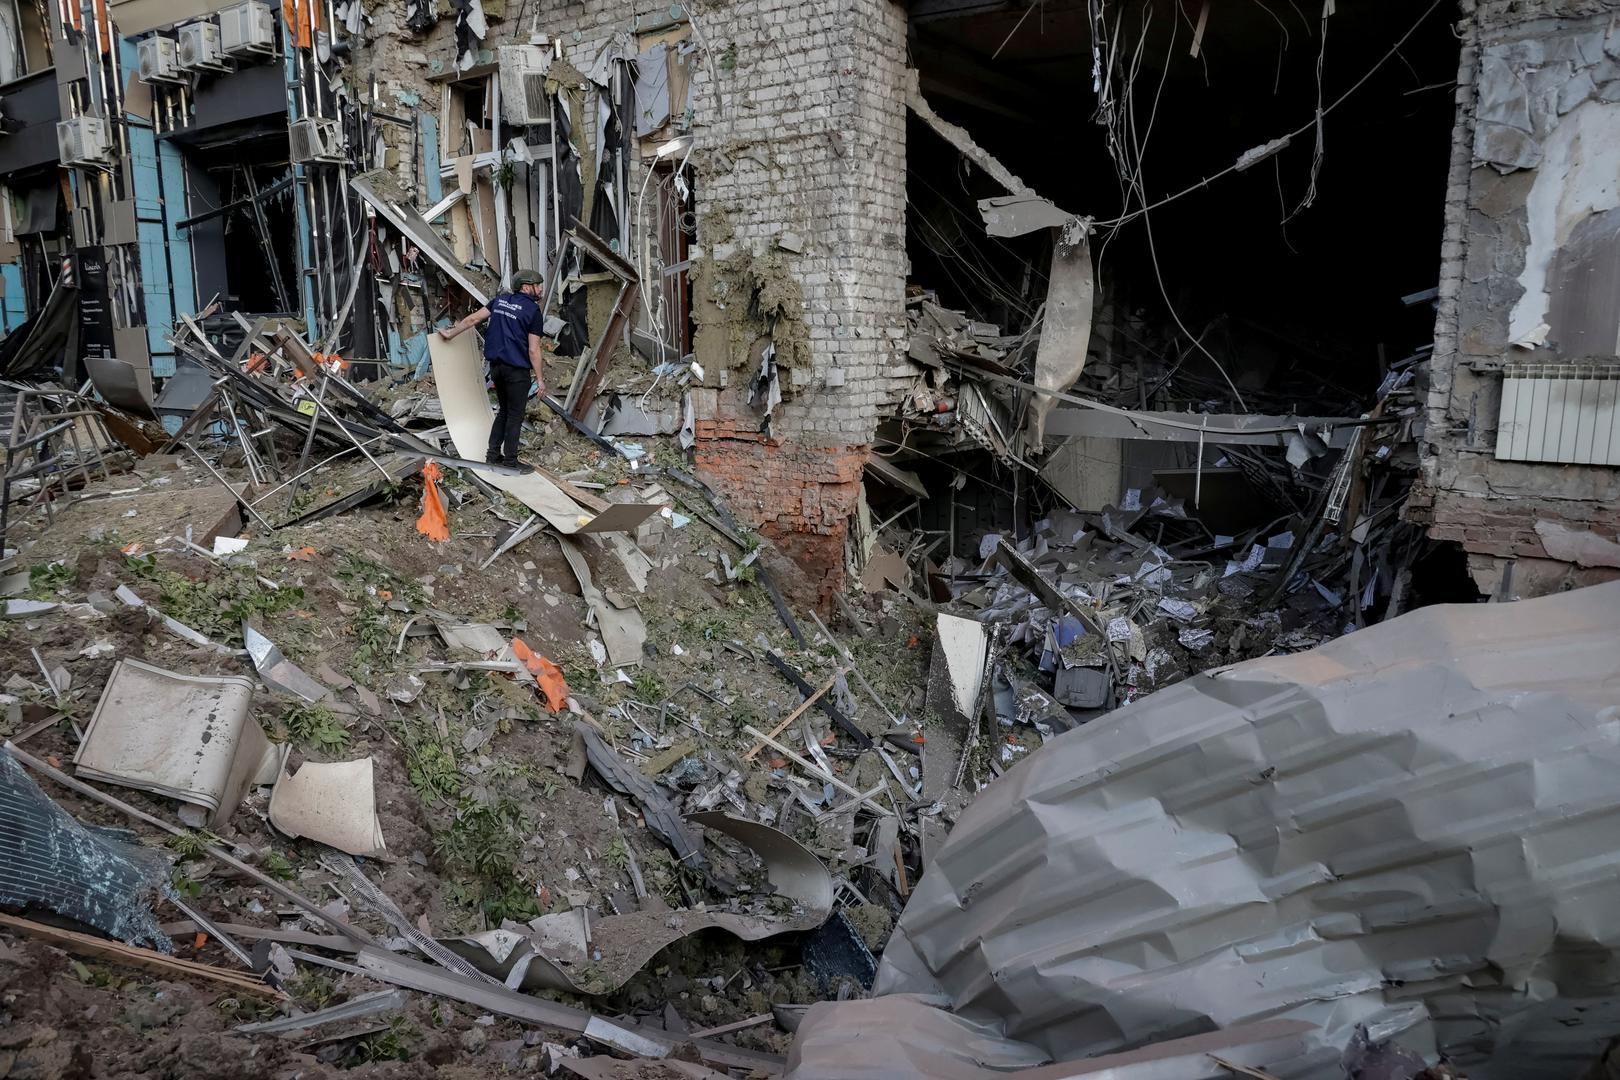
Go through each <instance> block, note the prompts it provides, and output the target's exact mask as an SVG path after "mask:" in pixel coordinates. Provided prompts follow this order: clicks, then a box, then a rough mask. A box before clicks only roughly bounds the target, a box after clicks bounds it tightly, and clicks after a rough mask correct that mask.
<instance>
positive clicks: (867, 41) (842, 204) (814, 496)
mask: <svg viewBox="0 0 1620 1080" xmlns="http://www.w3.org/2000/svg"><path fill="white" fill-rule="evenodd" d="M515 9H516V6H515V5H512V4H510V3H509V4H507V5H506V8H505V10H506V12H508V13H514V12H515ZM403 10H404V5H379V6H377V8H376V11H375V12H374V13H373V15H372V17H373V19H374V20H375V21H374V23H373V26H372V30H373V32H374V34H375V38H374V42H375V44H374V46H373V47H372V48H362V49H360V50H358V51H357V54H356V57H355V62H356V67H357V68H358V70H359V71H360V72H362V73H365V74H367V75H369V74H372V73H375V74H377V75H379V76H380V78H381V81H382V83H383V89H384V92H385V94H387V93H389V92H391V91H397V90H404V91H406V92H407V93H415V94H419V95H420V96H421V100H422V105H423V107H424V108H425V109H427V110H429V111H437V102H438V100H439V91H438V88H437V87H436V86H432V85H430V84H428V83H427V82H426V78H425V77H426V75H427V74H428V71H429V70H431V69H432V68H433V67H434V66H435V65H437V67H438V68H439V70H444V69H445V68H446V67H447V66H449V65H450V64H451V63H452V62H453V61H452V60H451V57H452V53H453V47H454V46H453V23H454V20H453V19H451V18H449V17H445V18H441V19H440V21H439V24H438V25H437V26H436V27H435V29H434V30H433V31H432V33H431V34H430V35H428V37H427V39H426V40H418V39H414V38H412V37H411V36H410V35H409V34H407V33H406V32H405V31H404V30H403V29H402V27H401V22H402V20H403V14H402V13H403ZM485 10H486V12H491V11H492V9H491V7H490V6H489V5H488V4H486V7H485ZM668 11H669V5H668V4H667V3H660V2H657V0H584V2H583V3H567V4H562V5H554V4H545V5H543V6H542V8H541V14H540V16H539V20H538V22H537V23H536V24H535V26H534V27H532V28H531V27H530V26H528V25H525V26H522V27H518V26H515V25H513V23H512V22H511V21H510V20H509V19H501V18H497V17H496V16H495V15H494V14H493V13H492V14H491V18H490V36H489V39H488V40H486V41H485V43H484V44H485V47H486V48H494V47H495V46H496V45H499V44H505V43H511V42H515V41H526V40H528V35H529V33H530V31H531V29H534V30H538V31H539V32H540V33H541V34H542V35H543V36H545V37H546V38H557V39H560V40H561V41H562V42H563V48H564V53H565V55H566V58H567V59H568V60H569V61H570V62H571V63H573V64H574V65H575V66H576V67H579V68H581V69H582V70H583V69H586V68H589V67H590V66H591V65H592V61H593V59H594V58H595V57H596V56H597V54H598V53H599V52H600V51H601V50H602V49H603V48H604V47H605V46H608V45H609V44H610V43H611V42H612V41H613V40H614V38H615V36H616V35H624V34H627V33H628V34H629V40H630V42H631V43H632V48H633V47H634V40H635V38H634V33H633V31H634V29H635V26H636V25H637V19H638V17H643V18H650V19H654V20H662V19H664V18H665V17H667V13H668ZM696 20H697V22H696V31H697V32H696V35H695V37H696V40H697V42H698V44H699V52H698V56H697V58H696V64H695V67H694V70H693V85H692V94H691V106H692V109H693V121H692V131H693V134H694V136H695V144H694V149H693V152H692V156H691V159H690V160H691V163H692V165H693V167H694V169H695V172H696V182H695V184H694V212H695V215H694V216H695V218H696V220H697V237H696V243H695V245H694V248H693V250H692V251H691V255H692V257H693V258H694V260H697V261H698V262H699V263H701V262H703V261H704V260H708V261H710V262H711V263H712V264H713V265H715V266H719V265H720V264H722V263H724V262H726V261H727V260H729V259H732V258H733V257H734V256H736V255H738V254H739V253H742V254H752V255H755V256H763V255H765V254H767V253H770V254H772V256H773V258H775V259H779V260H780V262H781V264H782V265H783V266H784V267H785V269H786V272H787V273H788V274H790V275H791V276H792V278H793V280H794V282H795V283H796V285H797V287H798V292H799V293H800V295H801V296H802V304H803V320H802V321H803V325H802V326H797V327H782V328H780V331H779V333H780V334H793V335H796V340H798V341H807V342H808V346H809V349H808V363H807V364H802V365H801V366H800V367H799V368H797V369H795V370H794V371H792V372H791V373H789V374H788V376H787V378H785V379H784V392H785V396H784V400H783V402H782V404H781V405H780V406H779V407H778V408H777V410H776V412H775V415H774V416H773V418H772V425H771V427H772V431H773V434H774V435H775V436H776V437H775V438H773V439H766V438H764V437H762V436H761V435H760V434H759V427H760V424H761V418H760V417H759V416H757V415H756V414H754V413H753V412H752V411H751V410H750V409H749V408H748V406H747V404H746V402H745V400H744V399H745V396H746V382H747V373H746V372H744V371H741V370H738V369H739V367H740V365H739V364H737V363H736V360H737V358H736V357H734V356H730V355H727V354H728V353H729V352H730V351H732V346H733V343H731V342H728V341H727V340H726V336H725V334H723V333H722V334H719V335H706V334H700V339H699V342H698V354H699V355H698V359H699V360H700V362H702V364H703V366H704V369H705V371H706V373H707V386H706V388H704V389H701V390H699V391H697V392H696V393H695V394H694V411H695V415H696V416H697V417H698V418H699V420H700V423H699V426H698V432H697V441H698V445H697V455H698V461H699V463H700V464H701V465H705V466H707V467H708V468H709V469H710V471H711V473H712V475H713V476H714V478H715V479H716V481H717V483H718V484H719V488H720V490H721V491H722V492H723V493H724V494H726V495H728V496H729V497H731V498H732V499H733V500H734V501H735V502H736V504H737V505H736V513H737V514H738V516H739V517H741V518H743V519H745V520H748V521H750V522H752V523H753V524H756V525H758V526H760V528H761V529H762V531H763V532H765V533H766V534H767V535H769V536H771V537H772V538H773V539H776V540H779V541H780V542H781V543H782V544H783V546H784V548H785V549H787V550H788V552H789V553H790V554H792V555H793V556H794V558H795V559H796V560H797V561H798V562H799V563H800V565H801V566H803V567H804V568H805V569H806V570H807V572H808V573H809V574H810V575H811V577H812V578H813V579H814V580H815V581H817V582H818V589H821V590H823V591H824V590H825V588H830V587H832V585H833V584H834V583H836V582H838V581H839V580H840V579H841V575H842V568H843V565H844V551H843V537H844V532H845V525H846V521H847V517H848V515H849V513H850V512H851V511H852V510H853V508H854V505H855V499H856V496H857V491H858V485H859V481H860V475H861V462H863V461H864V451H863V450H862V449H861V448H863V447H865V446H866V445H867V444H869V443H870V442H871V440H872V436H873V432H874V429H875V427H876V423H877V417H878V415H879V413H880V412H881V411H882V410H883V408H884V407H885V406H887V405H888V404H890V403H891V402H892V401H894V400H895V398H896V396H897V395H898V394H900V393H902V392H903V391H904V389H905V387H906V386H907V385H909V378H910V371H909V368H908V367H907V365H905V363H904V360H903V356H902V353H903V348H904V332H905V275H906V266H907V264H906V247H905V162H906V106H905V92H904V85H905V80H904V75H905V48H906V14H905V11H904V9H903V8H901V7H900V6H899V5H898V4H895V3H893V2H892V0H733V2H731V3H728V4H722V5H720V6H715V5H704V6H703V7H702V8H699V9H698V10H697V11H696ZM391 39H392V40H391ZM417 50H420V53H417ZM406 51H409V52H410V53H412V54H416V55H420V56H422V57H424V58H425V59H426V65H425V66H424V65H422V64H421V62H420V61H415V62H413V61H412V60H411V58H410V57H408V56H404V55H402V53H404V52H406ZM402 61H404V62H402ZM389 104H390V106H392V107H393V108H394V111H399V110H400V109H402V108H403V106H401V105H399V103H398V102H397V101H396V102H390V103H389ZM586 132H587V135H588V136H589V137H590V141H592V142H594V129H593V125H591V124H587V125H586ZM407 160H409V161H412V162H414V160H415V158H414V157H409V156H408V155H407V154H405V153H403V152H402V153H401V155H400V161H401V164H402V166H403V165H404V164H405V162H406V161H407ZM632 175H633V176H635V177H636V178H637V180H638V181H639V179H640V177H641V176H642V175H644V174H643V173H642V172H641V169H640V167H637V168H634V169H633V170H632ZM788 234H791V237H790V238H789V239H788V242H787V243H786V244H785V245H784V244H783V243H782V240H783V239H784V237H785V236H788ZM795 238H796V239H795ZM788 247H794V248H798V249H799V250H797V251H790V250H787V248H788ZM701 316H702V312H701V311H700V312H699V317H700V320H701ZM591 329H592V332H593V333H594V332H595V330H596V329H597V327H594V326H593V327H592V328H591ZM744 348H746V344H745V346H744ZM629 362H630V363H635V364H638V365H640V364H642V361H640V360H639V359H634V360H631V361H629ZM765 478H768V479H765Z"/></svg>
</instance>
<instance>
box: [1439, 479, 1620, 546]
mask: <svg viewBox="0 0 1620 1080" xmlns="http://www.w3.org/2000/svg"><path fill="white" fill-rule="evenodd" d="M1427 514H1428V515H1429V516H1428V518H1427V519H1428V521H1429V522H1430V525H1429V535H1430V536H1431V537H1433V538H1434V539H1436V540H1455V541H1457V542H1458V543H1460V544H1461V545H1462V546H1463V549H1464V550H1465V551H1471V552H1473V553H1474V554H1476V555H1494V556H1496V557H1498V558H1528V559H1545V558H1547V557H1548V556H1547V549H1546V548H1545V547H1543V546H1542V543H1541V537H1540V536H1538V535H1537V534H1536V522H1538V521H1552V522H1558V523H1559V524H1562V525H1565V526H1567V527H1569V528H1571V529H1577V530H1582V529H1584V530H1587V531H1590V532H1594V533H1596V534H1597V535H1599V536H1602V537H1605V538H1607V539H1609V540H1613V539H1615V538H1616V536H1617V535H1620V506H1605V505H1603V504H1601V503H1593V502H1579V501H1576V500H1574V499H1570V500H1553V499H1533V500H1531V499H1527V500H1523V501H1519V502H1508V501H1505V500H1502V499H1481V498H1471V497H1468V496H1460V495H1454V494H1451V493H1449V492H1444V491H1442V492H1439V493H1437V494H1436V495H1435V497H1434V502H1433V506H1432V507H1431V508H1429V509H1428V511H1427Z"/></svg>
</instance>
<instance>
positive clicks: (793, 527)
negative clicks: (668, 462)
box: [696, 416, 870, 607]
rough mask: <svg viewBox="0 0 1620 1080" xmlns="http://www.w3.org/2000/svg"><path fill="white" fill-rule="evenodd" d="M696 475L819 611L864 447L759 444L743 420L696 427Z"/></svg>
mask: <svg viewBox="0 0 1620 1080" xmlns="http://www.w3.org/2000/svg"><path fill="white" fill-rule="evenodd" d="M696 429H697V430H696V434H697V447H696V465H697V469H698V472H699V473H700V474H701V475H702V476H703V478H704V479H705V480H706V481H708V482H709V483H710V484H711V485H712V486H714V487H715V488H716V490H719V491H722V492H724V493H725V495H726V496H727V498H728V500H729V502H730V504H731V508H732V510H733V511H734V512H735V513H736V514H738V516H740V517H742V518H743V519H745V520H748V521H752V522H753V523H755V525H757V526H758V528H759V531H760V533H761V534H762V535H764V536H765V537H767V538H768V539H770V541H771V542H772V543H773V544H775V545H776V547H777V548H778V549H780V550H781V551H782V553H783V554H785V555H787V556H788V557H789V558H790V559H792V560H793V561H794V562H795V563H797V564H798V565H799V567H800V569H802V570H803V571H804V573H805V577H806V581H807V584H808V589H807V592H808V593H809V595H807V596H805V597H803V599H805V600H808V601H813V602H815V603H816V604H817V605H818V606H821V607H825V606H826V605H828V604H830V602H831V600H832V595H833V593H834V592H836V591H837V590H838V589H840V588H841V587H842V586H843V567H844V535H845V532H846V531H847V523H848V521H849V516H850V514H851V513H853V512H854V509H855V501H856V498H857V497H858V495H859V492H860V485H861V473H862V470H863V469H864V468H865V466H866V457H867V454H868V452H869V451H870V447H869V446H865V445H862V446H848V447H822V446H805V445H802V444H799V443H796V442H793V441H790V440H786V439H780V438H767V437H766V436H764V435H762V434H760V433H759V432H758V430H757V425H756V424H755V423H754V422H753V421H752V420H751V418H746V417H736V416H733V417H731V418H729V419H728V418H724V417H715V418H710V419H706V420H698V421H697V422H696Z"/></svg>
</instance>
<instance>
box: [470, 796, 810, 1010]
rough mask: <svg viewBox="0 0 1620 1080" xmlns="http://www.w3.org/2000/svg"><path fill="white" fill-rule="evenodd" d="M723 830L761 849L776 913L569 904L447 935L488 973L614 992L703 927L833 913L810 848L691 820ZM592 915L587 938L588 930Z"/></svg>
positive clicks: (761, 933) (759, 930) (776, 922)
mask: <svg viewBox="0 0 1620 1080" xmlns="http://www.w3.org/2000/svg"><path fill="white" fill-rule="evenodd" d="M686 820H687V821H689V822H696V823H697V824H699V825H703V826H706V827H708V828H710V829H715V830H717V831H719V832H722V833H725V834H726V835H727V836H730V837H731V838H732V839H734V840H737V841H739V842H740V843H742V844H743V845H744V846H746V847H747V848H749V849H750V850H752V851H753V852H754V854H756V855H757V856H758V857H759V858H760V860H761V861H762V862H763V863H764V866H765V876H766V878H767V879H768V880H769V881H770V884H771V886H772V889H773V890H774V891H773V892H772V893H771V894H770V895H769V897H767V896H766V895H764V894H760V895H759V896H758V901H759V903H760V904H761V906H762V907H773V908H774V907H780V908H781V909H782V910H780V911H779V912H776V911H773V913H771V914H768V915H766V914H747V913H742V912H728V911H718V910H713V911H711V910H706V909H692V910H683V911H675V912H671V911H667V910H662V909H657V910H655V909H651V908H649V909H647V910H644V911H634V912H630V913H628V914H624V915H609V916H606V917H604V918H594V917H589V916H588V915H587V913H585V912H583V911H565V912H558V913H554V914H551V915H542V916H540V917H539V918H537V919H533V920H530V922H529V924H528V929H529V931H530V932H529V933H523V932H521V931H513V930H491V931H487V932H486V933H482V934H476V935H474V936H472V937H468V938H459V939H454V940H451V941H449V942H446V944H448V945H449V946H450V947H451V948H453V949H455V950H456V952H458V953H460V954H461V955H462V956H465V957H466V958H467V959H469V960H471V961H472V962H473V963H474V964H477V965H478V966H479V968H480V969H481V970H483V971H485V972H486V973H488V974H491V975H496V976H499V977H501V978H502V979H505V980H506V983H507V985H508V986H511V987H517V988H521V989H524V990H563V991H567V992H569V993H584V994H609V993H612V992H613V991H615V990H617V989H618V988H619V987H621V986H623V985H624V984H625V983H626V982H628V981H629V980H630V978H631V977H632V976H634V975H635V974H636V972H638V971H640V970H641V969H642V968H643V967H645V966H646V965H647V962H648V961H649V960H651V959H652V958H653V956H654V955H655V954H656V953H657V952H658V951H659V950H661V949H663V948H665V947H666V946H668V945H671V944H673V943H674V942H677V941H679V940H681V939H682V938H685V937H690V936H691V935H693V934H695V933H698V932H699V931H701V930H710V929H719V930H724V931H726V932H727V933H730V934H734V935H735V936H737V937H739V938H741V939H742V940H744V941H759V940H761V939H763V938H767V937H772V936H774V935H776V934H785V933H789V932H791V931H803V930H813V929H815V928H816V927H818V926H820V925H821V924H822V923H824V922H826V921H827V917H828V916H829V915H830V914H831V913H832V905H833V880H832V875H831V874H829V873H828V872H827V868H826V867H825V866H824V865H822V862H821V860H820V859H818V858H816V856H815V855H814V854H812V853H811V852H810V851H809V849H807V848H805V847H804V846H803V845H802V844H800V843H799V842H798V841H797V840H794V839H793V838H792V837H791V836H788V835H787V834H786V833H783V832H779V831H778V830H776V829H773V828H771V827H770V826H768V825H761V824H759V823H758V822H753V821H744V820H742V819H740V818H734V817H731V816H729V815H727V814H723V813H720V812H718V811H710V812H708V813H702V814H693V815H690V816H689V817H688V818H687V819H686ZM586 918H589V926H590V937H589V939H588V940H587V939H586V937H585V935H584V927H585V925H586V924H585V921H584V920H585V919H586Z"/></svg>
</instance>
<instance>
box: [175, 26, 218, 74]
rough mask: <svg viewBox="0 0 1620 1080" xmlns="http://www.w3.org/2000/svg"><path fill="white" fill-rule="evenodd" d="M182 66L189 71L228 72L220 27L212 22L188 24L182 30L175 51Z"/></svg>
mask: <svg viewBox="0 0 1620 1080" xmlns="http://www.w3.org/2000/svg"><path fill="white" fill-rule="evenodd" d="M175 51H176V53H177V54H178V55H179V58H180V66H181V67H182V68H184V69H185V70H187V71H228V70H230V67H229V65H227V64H226V63H225V52H224V50H223V49H221V48H220V41H219V27H218V26H216V25H215V24H214V23H212V22H194V23H187V24H186V25H184V26H182V27H181V28H180V42H179V47H178V48H177V49H176V50H175Z"/></svg>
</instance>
